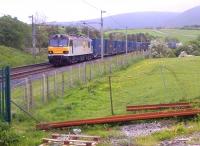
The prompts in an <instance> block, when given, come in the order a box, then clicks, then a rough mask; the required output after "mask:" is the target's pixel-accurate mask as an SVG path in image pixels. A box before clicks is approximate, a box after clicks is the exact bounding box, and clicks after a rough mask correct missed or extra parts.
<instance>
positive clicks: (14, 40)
mask: <svg viewBox="0 0 200 146" xmlns="http://www.w3.org/2000/svg"><path fill="white" fill-rule="evenodd" d="M30 39H31V27H30V26H28V25H27V24H26V23H23V22H21V21H19V20H18V19H17V18H16V17H14V18H12V17H11V16H9V15H7V16H3V17H0V44H1V45H5V46H9V47H13V48H18V49H24V48H25V47H27V46H30Z"/></svg>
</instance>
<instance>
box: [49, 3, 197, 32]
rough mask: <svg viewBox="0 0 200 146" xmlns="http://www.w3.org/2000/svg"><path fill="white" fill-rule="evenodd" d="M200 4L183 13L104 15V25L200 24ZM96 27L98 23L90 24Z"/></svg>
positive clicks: (139, 26) (107, 26)
mask: <svg viewBox="0 0 200 146" xmlns="http://www.w3.org/2000/svg"><path fill="white" fill-rule="evenodd" d="M199 17H200V6H198V7H194V8H192V9H189V10H187V11H185V12H183V13H175V12H134V13H127V14H119V15H113V16H108V17H104V27H105V28H110V29H123V28H125V27H129V28H149V27H151V28H152V27H153V28H154V27H183V26H185V25H200V20H199V19H198V18H199ZM84 21H87V22H88V23H90V22H99V21H100V18H98V19H92V20H84ZM48 24H51V25H62V26H67V25H75V26H76V25H80V24H83V21H75V22H52V23H51V22H49V23H48ZM90 25H92V26H94V27H96V28H98V27H99V25H97V24H90Z"/></svg>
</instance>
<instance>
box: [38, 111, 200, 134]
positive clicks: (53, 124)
mask: <svg viewBox="0 0 200 146" xmlns="http://www.w3.org/2000/svg"><path fill="white" fill-rule="evenodd" d="M199 113H200V109H187V110H179V111H163V112H151V113H143V114H129V115H118V116H110V117H105V118H96V119H85V120H75V121H64V122H51V123H40V124H37V125H36V128H37V129H40V130H48V129H51V128H63V127H71V126H81V125H90V124H104V123H114V122H125V121H134V120H148V119H158V118H168V117H180V116H194V115H197V114H199Z"/></svg>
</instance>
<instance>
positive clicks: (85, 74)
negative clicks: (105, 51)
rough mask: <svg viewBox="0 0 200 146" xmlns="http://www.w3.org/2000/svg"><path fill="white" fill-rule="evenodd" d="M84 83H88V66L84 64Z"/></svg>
mask: <svg viewBox="0 0 200 146" xmlns="http://www.w3.org/2000/svg"><path fill="white" fill-rule="evenodd" d="M83 64H84V82H85V83H86V82H87V64H86V63H85V62H84V63H83Z"/></svg>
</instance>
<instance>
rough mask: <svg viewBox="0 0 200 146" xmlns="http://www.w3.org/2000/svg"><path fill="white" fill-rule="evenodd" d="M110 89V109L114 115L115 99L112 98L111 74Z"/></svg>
mask: <svg viewBox="0 0 200 146" xmlns="http://www.w3.org/2000/svg"><path fill="white" fill-rule="evenodd" d="M109 89H110V109H111V114H112V115H114V111H113V100H112V84H111V76H109Z"/></svg>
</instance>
